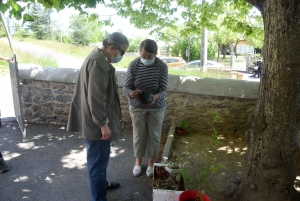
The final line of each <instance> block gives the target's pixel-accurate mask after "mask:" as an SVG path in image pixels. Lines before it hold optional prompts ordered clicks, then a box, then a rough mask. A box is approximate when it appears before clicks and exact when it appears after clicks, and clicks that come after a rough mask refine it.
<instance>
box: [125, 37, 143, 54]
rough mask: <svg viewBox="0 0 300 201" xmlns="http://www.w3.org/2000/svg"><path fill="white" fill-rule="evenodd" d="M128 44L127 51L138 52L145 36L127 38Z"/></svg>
mask: <svg viewBox="0 0 300 201" xmlns="http://www.w3.org/2000/svg"><path fill="white" fill-rule="evenodd" d="M128 40H129V43H130V46H129V47H128V49H127V52H138V51H139V48H140V44H141V42H142V41H143V40H145V38H143V37H137V38H129V39H128Z"/></svg>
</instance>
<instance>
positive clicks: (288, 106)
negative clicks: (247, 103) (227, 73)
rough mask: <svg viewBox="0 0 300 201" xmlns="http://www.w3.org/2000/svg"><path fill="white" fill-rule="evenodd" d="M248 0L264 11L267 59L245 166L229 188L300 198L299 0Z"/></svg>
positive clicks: (235, 193)
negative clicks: (299, 187)
mask: <svg viewBox="0 0 300 201" xmlns="http://www.w3.org/2000/svg"><path fill="white" fill-rule="evenodd" d="M247 2H249V3H250V4H252V5H254V6H255V7H257V8H258V9H259V10H260V11H261V13H262V16H263V20H264V32H265V38H264V58H263V63H264V65H263V69H262V71H263V73H262V78H261V83H260V88H259V97H258V100H257V105H256V108H255V111H254V112H253V114H252V115H251V118H250V119H251V121H252V124H251V129H250V130H249V131H248V132H247V133H246V141H247V143H248V150H247V154H246V158H245V170H244V172H243V174H242V176H241V177H240V178H235V179H232V180H231V181H230V184H229V185H228V186H227V188H226V189H225V191H224V193H225V196H226V197H230V198H231V199H230V200H234V201H252V200H257V201H261V200H267V201H299V200H300V193H299V192H298V191H296V189H295V188H294V181H295V178H296V170H295V165H294V163H295V161H294V159H295V155H296V154H299V147H300V146H299V141H298V140H297V135H298V132H299V128H300V123H299V122H300V56H299V55H300V34H299V33H300V15H299V13H300V1H299V0H276V1H274V0H247ZM298 160H299V159H298Z"/></svg>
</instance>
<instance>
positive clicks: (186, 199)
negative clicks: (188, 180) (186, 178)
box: [179, 190, 211, 201]
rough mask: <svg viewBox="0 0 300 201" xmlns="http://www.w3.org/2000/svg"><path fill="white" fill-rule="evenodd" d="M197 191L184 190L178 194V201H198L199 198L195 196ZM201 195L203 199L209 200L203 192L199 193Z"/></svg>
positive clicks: (204, 200)
mask: <svg viewBox="0 0 300 201" xmlns="http://www.w3.org/2000/svg"><path fill="white" fill-rule="evenodd" d="M199 193H200V192H198V191H195V190H187V191H184V192H182V193H181V194H180V196H179V201H198V200H200V199H199V198H197V194H199ZM201 197H202V200H203V201H211V200H210V198H209V197H208V196H207V195H205V194H204V193H201Z"/></svg>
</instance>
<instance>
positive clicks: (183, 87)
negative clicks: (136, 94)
mask: <svg viewBox="0 0 300 201" xmlns="http://www.w3.org/2000/svg"><path fill="white" fill-rule="evenodd" d="M78 73H79V70H78V69H53V68H41V67H32V66H30V67H22V66H21V67H20V71H19V76H20V79H21V80H20V81H21V82H22V83H23V84H24V87H23V91H22V100H23V106H24V107H23V111H24V116H25V120H26V121H27V123H36V124H53V125H61V126H65V125H66V123H67V118H68V113H69V107H70V103H71V99H72V95H73V90H74V87H75V82H76V80H77V76H78ZM116 74H117V76H118V80H119V83H118V85H119V93H120V98H121V107H122V114H123V127H124V128H125V129H131V119H130V116H129V112H128V104H127V98H126V97H125V96H124V95H123V93H122V90H121V87H122V84H123V82H124V77H125V74H126V72H125V71H124V70H119V69H118V71H117V72H116ZM258 87H259V83H257V82H248V81H243V80H231V79H228V80H225V79H223V80H222V79H211V78H196V77H184V76H175V75H169V86H168V96H167V103H168V105H167V110H166V114H165V120H164V125H163V127H164V129H165V130H167V129H168V128H169V127H170V125H171V123H172V122H175V123H177V122H179V121H181V120H187V121H189V122H190V123H191V129H192V130H199V129H201V131H203V132H206V131H211V128H212V120H213V117H212V115H213V114H217V115H218V116H220V117H221V120H222V122H221V123H219V124H218V130H219V131H222V132H223V133H244V132H245V131H246V130H247V129H249V124H248V123H247V121H248V116H249V114H250V113H251V112H252V111H253V110H254V107H255V104H256V97H257V93H258Z"/></svg>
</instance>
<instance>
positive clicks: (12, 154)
mask: <svg viewBox="0 0 300 201" xmlns="http://www.w3.org/2000/svg"><path fill="white" fill-rule="evenodd" d="M1 153H2V154H3V155H5V161H9V160H11V159H13V158H16V157H18V156H21V154H20V153H15V152H7V151H4V152H1Z"/></svg>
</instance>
